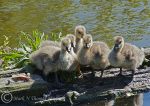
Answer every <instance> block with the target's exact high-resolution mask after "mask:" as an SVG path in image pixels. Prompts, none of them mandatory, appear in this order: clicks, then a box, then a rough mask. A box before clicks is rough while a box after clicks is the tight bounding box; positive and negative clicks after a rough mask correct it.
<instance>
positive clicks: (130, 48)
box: [109, 36, 145, 75]
mask: <svg viewBox="0 0 150 106" xmlns="http://www.w3.org/2000/svg"><path fill="white" fill-rule="evenodd" d="M114 39H115V45H114V47H113V49H112V50H111V53H110V55H109V61H110V64H111V65H112V66H114V67H119V68H120V74H119V75H122V68H125V69H129V70H132V75H134V73H135V71H136V69H137V68H138V67H139V66H140V65H142V63H143V61H144V58H145V55H144V52H143V50H141V49H139V48H138V47H136V46H135V45H131V44H129V43H125V42H124V38H123V37H122V36H116V37H115V38H114Z"/></svg>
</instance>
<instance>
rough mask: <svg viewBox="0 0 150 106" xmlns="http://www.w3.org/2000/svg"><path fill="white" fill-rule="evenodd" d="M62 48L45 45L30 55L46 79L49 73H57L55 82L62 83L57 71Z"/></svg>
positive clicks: (32, 61)
mask: <svg viewBox="0 0 150 106" xmlns="http://www.w3.org/2000/svg"><path fill="white" fill-rule="evenodd" d="M60 51H61V49H60V48H58V47H55V46H45V47H42V48H40V49H38V50H36V51H34V52H33V53H32V54H31V55H30V56H29V58H30V61H31V63H32V64H34V65H35V67H36V68H37V69H39V70H40V71H41V72H42V74H43V77H44V79H45V80H48V75H49V73H52V72H54V73H55V83H56V84H58V85H60V83H59V80H58V76H57V71H58V69H59V67H58V64H59V55H60Z"/></svg>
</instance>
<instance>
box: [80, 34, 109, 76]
mask: <svg viewBox="0 0 150 106" xmlns="http://www.w3.org/2000/svg"><path fill="white" fill-rule="evenodd" d="M109 53H110V49H109V47H108V46H107V44H106V43H104V42H98V41H97V42H93V40H92V36H91V35H90V34H87V35H86V36H84V37H83V47H82V48H81V49H80V50H79V52H78V61H79V63H80V64H81V65H89V66H90V67H92V68H93V69H101V77H102V75H103V70H104V69H105V68H106V67H107V66H109V60H108V55H109ZM92 74H94V72H93V73H92Z"/></svg>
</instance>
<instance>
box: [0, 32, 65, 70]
mask: <svg viewBox="0 0 150 106" xmlns="http://www.w3.org/2000/svg"><path fill="white" fill-rule="evenodd" d="M4 37H5V40H4V42H3V45H2V46H0V63H1V64H0V66H1V69H2V70H8V69H14V68H21V67H24V66H25V65H27V64H28V63H29V54H31V53H32V52H33V51H35V50H37V49H38V48H39V45H40V43H41V42H42V41H43V40H47V39H49V38H50V39H51V40H54V41H59V40H60V39H61V37H62V35H61V33H59V34H55V33H51V34H50V36H49V35H47V34H45V33H41V32H39V31H38V30H35V31H33V32H32V34H29V33H25V32H21V33H20V39H19V45H18V47H17V48H10V47H9V46H8V45H9V38H8V37H7V36H4Z"/></svg>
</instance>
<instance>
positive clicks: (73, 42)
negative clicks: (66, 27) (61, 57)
mask: <svg viewBox="0 0 150 106" xmlns="http://www.w3.org/2000/svg"><path fill="white" fill-rule="evenodd" d="M67 38H69V39H70V40H71V46H72V47H73V48H75V46H76V38H75V36H74V35H73V34H67Z"/></svg>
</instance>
